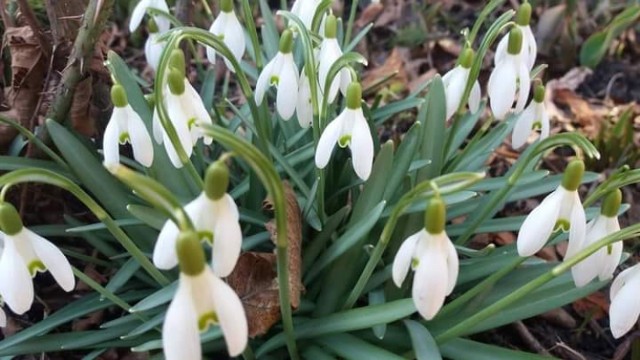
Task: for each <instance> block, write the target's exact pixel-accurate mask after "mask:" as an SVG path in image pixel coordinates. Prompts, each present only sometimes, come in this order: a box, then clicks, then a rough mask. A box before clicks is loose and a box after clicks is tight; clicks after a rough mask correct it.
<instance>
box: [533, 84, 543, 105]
mask: <svg viewBox="0 0 640 360" xmlns="http://www.w3.org/2000/svg"><path fill="white" fill-rule="evenodd" d="M544 92H545V88H544V85H542V84H537V85H536V87H535V88H534V89H533V100H534V101H535V102H537V103H541V102H543V101H544Z"/></svg>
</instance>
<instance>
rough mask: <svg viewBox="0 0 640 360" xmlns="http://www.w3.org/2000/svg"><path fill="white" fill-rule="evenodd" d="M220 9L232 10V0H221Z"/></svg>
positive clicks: (227, 11)
mask: <svg viewBox="0 0 640 360" xmlns="http://www.w3.org/2000/svg"><path fill="white" fill-rule="evenodd" d="M220 11H222V12H226V13H230V12H232V11H233V0H221V1H220Z"/></svg>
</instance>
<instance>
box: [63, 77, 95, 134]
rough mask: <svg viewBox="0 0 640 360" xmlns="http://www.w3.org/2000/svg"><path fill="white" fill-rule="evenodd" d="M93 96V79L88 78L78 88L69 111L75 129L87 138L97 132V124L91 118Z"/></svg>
mask: <svg viewBox="0 0 640 360" xmlns="http://www.w3.org/2000/svg"><path fill="white" fill-rule="evenodd" d="M92 95H93V77H92V76H88V77H87V78H86V79H84V80H82V81H80V82H79V83H78V85H77V86H76V89H75V92H74V93H73V100H72V102H71V109H69V117H70V118H71V124H72V125H73V128H74V129H75V130H76V131H77V132H79V133H80V134H82V135H85V136H92V135H94V134H95V132H96V128H95V122H94V121H93V118H92V117H91V116H90V110H91V97H92Z"/></svg>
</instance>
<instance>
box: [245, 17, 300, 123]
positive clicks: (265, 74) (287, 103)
mask: <svg viewBox="0 0 640 360" xmlns="http://www.w3.org/2000/svg"><path fill="white" fill-rule="evenodd" d="M292 50H293V33H292V32H291V30H289V29H287V30H285V31H283V32H282V36H281V37H280V50H279V51H278V54H276V56H275V57H274V58H273V59H271V61H269V63H268V64H267V66H265V67H264V69H262V72H261V73H260V76H259V77H258V82H257V84H256V95H255V96H256V104H257V105H258V106H260V104H262V100H263V99H264V95H265V93H266V91H267V89H268V87H269V86H270V85H275V86H276V87H277V88H278V93H277V96H276V109H277V110H278V114H280V116H281V117H282V118H283V119H284V120H289V119H290V118H291V116H293V113H294V112H295V110H296V104H297V101H298V81H299V74H298V67H297V66H296V63H295V62H294V61H293V53H292Z"/></svg>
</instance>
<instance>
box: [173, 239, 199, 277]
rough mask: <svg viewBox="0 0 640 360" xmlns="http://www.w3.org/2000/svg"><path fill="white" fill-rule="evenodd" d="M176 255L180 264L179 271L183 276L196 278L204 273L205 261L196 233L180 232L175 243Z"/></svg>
mask: <svg viewBox="0 0 640 360" xmlns="http://www.w3.org/2000/svg"><path fill="white" fill-rule="evenodd" d="M176 253H177V255H178V262H179V263H180V271H181V272H182V273H183V274H185V275H189V276H196V275H200V274H201V273H202V272H203V271H204V267H205V266H206V259H205V257H204V250H202V245H200V239H199V237H198V233H196V232H194V231H184V232H181V233H180V235H178V240H177V241H176Z"/></svg>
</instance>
